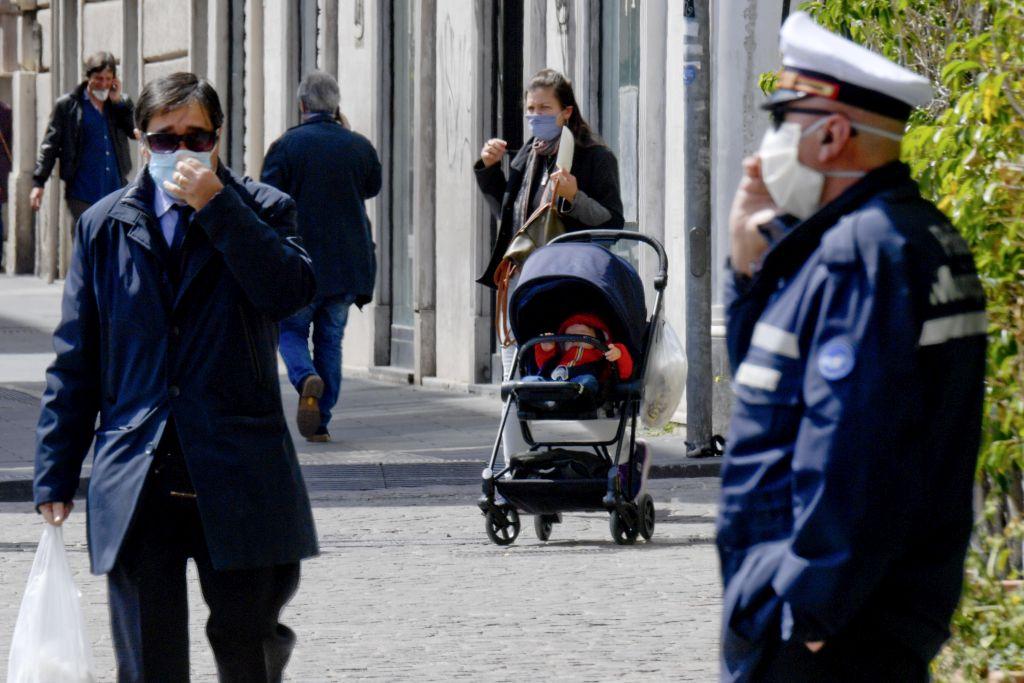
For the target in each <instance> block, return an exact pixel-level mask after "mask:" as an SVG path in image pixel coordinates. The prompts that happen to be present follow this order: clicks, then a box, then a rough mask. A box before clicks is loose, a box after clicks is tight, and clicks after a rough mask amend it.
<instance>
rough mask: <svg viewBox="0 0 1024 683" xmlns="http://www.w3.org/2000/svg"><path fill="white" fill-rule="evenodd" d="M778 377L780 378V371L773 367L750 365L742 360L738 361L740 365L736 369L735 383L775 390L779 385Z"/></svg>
mask: <svg viewBox="0 0 1024 683" xmlns="http://www.w3.org/2000/svg"><path fill="white" fill-rule="evenodd" d="M780 379H782V373H781V372H779V371H778V370H776V369H775V368H766V367H764V366H763V365H751V364H750V363H746V362H744V363H740V367H739V368H738V369H737V370H736V383H737V384H743V385H745V386H748V387H752V388H754V389H764V390H765V391H775V389H776V388H777V387H778V386H779V380H780Z"/></svg>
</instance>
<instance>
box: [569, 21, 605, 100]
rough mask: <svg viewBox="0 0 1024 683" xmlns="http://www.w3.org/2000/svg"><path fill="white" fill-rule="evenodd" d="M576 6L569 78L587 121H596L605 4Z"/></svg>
mask: <svg viewBox="0 0 1024 683" xmlns="http://www.w3.org/2000/svg"><path fill="white" fill-rule="evenodd" d="M572 7H573V20H572V23H573V26H574V31H573V32H572V34H571V35H572V42H571V43H570V50H571V51H572V57H571V59H570V63H571V65H572V66H571V67H570V70H569V72H568V73H567V75H568V76H569V78H570V79H572V84H573V91H574V92H575V93H576V102H577V103H579V105H580V107H581V109H582V113H583V115H584V118H586V119H588V120H589V119H590V118H592V117H593V118H595V119H596V118H597V117H598V114H599V106H598V95H599V94H600V86H601V59H600V55H601V5H600V4H599V3H596V2H576V3H573V6H572Z"/></svg>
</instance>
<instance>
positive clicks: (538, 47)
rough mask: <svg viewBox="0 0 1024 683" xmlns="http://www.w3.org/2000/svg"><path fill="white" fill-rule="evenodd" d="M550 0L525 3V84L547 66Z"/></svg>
mask: <svg viewBox="0 0 1024 683" xmlns="http://www.w3.org/2000/svg"><path fill="white" fill-rule="evenodd" d="M547 8H548V0H526V2H525V3H524V5H523V84H524V85H525V84H526V83H529V82H530V78H531V77H532V76H533V75H534V74H535V73H537V72H538V71H540V70H541V69H543V68H544V67H546V66H547V61H548V57H547V37H548V32H547Z"/></svg>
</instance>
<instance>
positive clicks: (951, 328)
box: [918, 311, 988, 346]
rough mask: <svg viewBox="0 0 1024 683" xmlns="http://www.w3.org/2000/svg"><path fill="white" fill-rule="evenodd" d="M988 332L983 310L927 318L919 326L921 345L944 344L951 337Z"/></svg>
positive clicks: (972, 335)
mask: <svg viewBox="0 0 1024 683" xmlns="http://www.w3.org/2000/svg"><path fill="white" fill-rule="evenodd" d="M983 334H988V318H987V317H986V316H985V311H974V312H971V313H960V314H958V315H950V316H946V317H945V318H934V319H932V320H927V321H925V323H924V326H923V327H922V328H921V339H920V341H919V342H918V344H919V345H921V346H934V345H936V344H945V343H946V342H948V341H949V340H951V339H960V338H962V337H974V336H976V335H983Z"/></svg>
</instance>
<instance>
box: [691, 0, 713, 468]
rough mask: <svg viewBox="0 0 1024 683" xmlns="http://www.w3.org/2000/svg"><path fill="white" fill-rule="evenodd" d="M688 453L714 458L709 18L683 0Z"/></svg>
mask: <svg viewBox="0 0 1024 683" xmlns="http://www.w3.org/2000/svg"><path fill="white" fill-rule="evenodd" d="M685 2H686V5H685V8H684V13H683V16H684V21H685V35H686V38H685V44H684V55H685V56H684V59H685V63H684V65H683V82H684V85H685V91H686V97H685V102H686V104H685V107H684V110H683V115H684V116H685V124H684V125H685V126H686V139H685V145H684V148H683V153H684V159H685V160H686V173H685V177H686V181H685V186H684V188H683V189H684V193H685V194H684V197H685V199H684V201H683V205H684V207H685V208H684V217H683V219H684V220H683V224H684V226H685V229H686V255H687V263H686V358H687V363H688V365H689V374H688V375H687V378H686V448H687V455H690V456H706V455H712V454H714V452H715V451H714V446H713V442H712V434H711V431H712V426H711V404H712V395H711V392H712V375H711V269H710V267H709V265H710V261H711V101H710V92H711V87H710V82H711V51H710V42H711V41H710V33H711V18H710V8H709V6H708V0H685Z"/></svg>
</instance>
